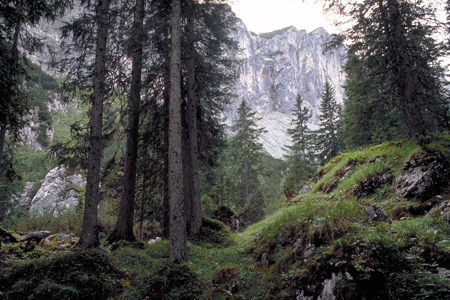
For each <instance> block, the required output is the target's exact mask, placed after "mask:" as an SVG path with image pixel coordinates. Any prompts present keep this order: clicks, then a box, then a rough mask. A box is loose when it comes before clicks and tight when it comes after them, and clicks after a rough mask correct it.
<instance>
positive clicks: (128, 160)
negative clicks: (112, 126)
mask: <svg viewBox="0 0 450 300" xmlns="http://www.w3.org/2000/svg"><path fill="white" fill-rule="evenodd" d="M144 10H145V1H144V0H136V7H135V11H134V28H135V32H133V45H132V51H133V52H132V60H133V62H132V66H131V87H130V98H129V115H128V135H127V144H126V153H125V164H124V171H123V191H122V197H121V200H120V209H119V216H118V217H117V223H116V227H115V228H114V230H113V232H112V233H111V235H110V236H109V237H108V242H110V243H112V242H116V241H118V240H126V241H134V240H136V238H135V236H134V234H133V223H134V222H133V221H134V198H135V193H136V163H137V152H138V137H139V108H140V101H141V74H142V47H143V45H142V41H143V38H144V37H143V33H144V32H143V31H144Z"/></svg>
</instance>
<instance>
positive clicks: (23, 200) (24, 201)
mask: <svg viewBox="0 0 450 300" xmlns="http://www.w3.org/2000/svg"><path fill="white" fill-rule="evenodd" d="M34 185H35V182H26V183H25V187H24V188H23V191H22V192H20V193H19V194H16V195H12V198H11V200H12V201H13V203H14V204H15V206H17V207H21V208H22V211H28V209H29V208H30V206H31V200H32V199H31V197H30V191H31V189H32V188H33V186H34Z"/></svg>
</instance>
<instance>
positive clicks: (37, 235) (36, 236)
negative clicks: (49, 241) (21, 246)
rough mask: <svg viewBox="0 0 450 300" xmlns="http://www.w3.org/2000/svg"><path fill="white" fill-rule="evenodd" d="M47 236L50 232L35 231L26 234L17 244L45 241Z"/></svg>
mask: <svg viewBox="0 0 450 300" xmlns="http://www.w3.org/2000/svg"><path fill="white" fill-rule="evenodd" d="M48 236H50V231H47V230H44V231H35V232H31V233H29V234H27V235H26V236H25V237H24V238H22V239H21V240H20V241H19V242H28V241H33V242H36V243H39V242H40V241H41V240H43V239H45V238H46V237H48Z"/></svg>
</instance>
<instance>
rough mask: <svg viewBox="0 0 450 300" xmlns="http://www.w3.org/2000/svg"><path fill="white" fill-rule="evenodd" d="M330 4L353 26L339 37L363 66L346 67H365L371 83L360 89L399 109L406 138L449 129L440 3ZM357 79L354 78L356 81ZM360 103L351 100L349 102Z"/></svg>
mask: <svg viewBox="0 0 450 300" xmlns="http://www.w3.org/2000/svg"><path fill="white" fill-rule="evenodd" d="M327 2H328V3H329V4H330V7H331V8H335V12H337V13H338V14H339V16H340V17H343V18H341V19H342V20H348V21H349V22H350V24H351V26H348V29H347V30H346V31H345V32H344V33H343V36H341V37H339V39H340V40H341V41H346V44H347V46H348V53H349V57H350V59H352V60H353V58H352V56H356V57H357V58H358V60H359V62H358V64H353V62H354V61H353V62H352V64H350V65H347V66H348V67H356V68H361V64H362V65H363V68H364V72H365V73H366V76H364V78H367V80H365V81H364V82H365V84H366V86H361V87H360V88H361V89H363V90H364V89H366V90H367V92H368V93H369V94H373V93H377V94H378V95H377V98H378V100H377V102H379V103H380V104H381V106H382V107H384V108H385V109H388V108H389V107H392V106H395V107H396V108H397V109H396V110H397V111H399V112H401V115H402V121H403V124H404V129H405V131H406V132H405V134H406V136H407V137H408V138H415V137H417V136H421V135H424V134H426V133H427V132H433V131H436V130H442V128H443V126H444V127H447V126H448V114H447V111H448V108H447V103H446V101H445V97H444V95H445V93H446V92H445V80H443V79H444V76H443V74H444V73H443V69H442V68H441V67H440V66H439V61H438V60H439V58H440V56H441V55H442V52H441V49H442V47H440V45H439V44H440V42H438V41H437V40H436V36H437V34H436V33H437V32H438V30H439V28H440V24H439V22H435V21H434V20H436V19H437V18H436V9H435V6H434V5H435V4H436V3H434V2H424V1H399V0H364V1H356V0H355V1H353V0H352V1H349V2H347V3H345V5H344V4H343V3H342V2H340V1H332V0H330V1H327ZM355 79H356V78H350V80H353V82H354V83H355V82H356V81H355ZM356 80H357V79H356ZM352 84H353V83H352ZM360 94H363V92H361V93H360ZM369 99H374V98H373V97H371V98H369ZM359 100H363V99H361V98H360V99H359ZM359 100H358V99H356V100H354V99H353V98H350V97H349V99H348V102H351V101H359ZM350 105H351V104H350ZM385 116H387V113H386V114H385ZM386 118H388V119H389V116H387V117H386ZM382 119H385V118H384V117H383V118H382ZM368 120H373V118H369V119H368ZM367 126H369V125H368V124H367V123H365V124H364V127H367ZM366 140H367V138H366Z"/></svg>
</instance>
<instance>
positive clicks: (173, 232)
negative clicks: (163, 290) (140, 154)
mask: <svg viewBox="0 0 450 300" xmlns="http://www.w3.org/2000/svg"><path fill="white" fill-rule="evenodd" d="M172 5H173V11H172V17H171V20H172V30H171V32H172V35H171V49H170V52H171V57H170V102H169V201H170V230H169V238H170V259H172V260H177V261H185V260H187V245H186V216H185V211H184V201H183V200H184V198H183V166H182V157H181V155H182V151H181V130H182V129H181V125H182V124H181V87H180V82H181V79H180V68H181V0H173V1H172Z"/></svg>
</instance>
